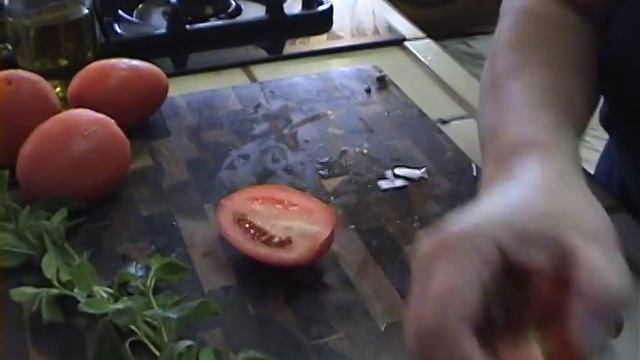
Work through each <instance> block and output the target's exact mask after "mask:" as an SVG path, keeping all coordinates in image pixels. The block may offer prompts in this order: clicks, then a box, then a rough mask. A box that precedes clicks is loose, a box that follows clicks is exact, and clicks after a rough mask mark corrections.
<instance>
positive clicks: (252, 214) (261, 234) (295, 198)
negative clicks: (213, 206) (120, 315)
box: [217, 185, 336, 267]
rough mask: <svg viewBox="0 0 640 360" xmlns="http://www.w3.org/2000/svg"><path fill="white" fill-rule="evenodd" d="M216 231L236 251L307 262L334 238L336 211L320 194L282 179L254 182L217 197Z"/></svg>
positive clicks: (273, 260) (270, 260)
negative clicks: (282, 182)
mask: <svg viewBox="0 0 640 360" xmlns="http://www.w3.org/2000/svg"><path fill="white" fill-rule="evenodd" d="M217 220H218V225H219V227H220V231H221V233H222V235H223V236H224V238H225V239H227V241H228V242H229V243H230V244H231V245H232V246H233V247H234V248H236V249H237V250H238V251H240V252H241V253H243V254H244V255H247V256H249V257H251V258H253V259H255V260H257V261H259V262H262V263H265V264H269V265H273V266H281V267H294V266H303V265H308V264H311V263H313V262H314V261H316V260H317V259H318V258H320V257H321V256H322V255H324V254H325V253H326V252H327V251H328V250H329V248H330V247H331V244H332V243H333V235H334V229H335V226H336V215H335V211H334V210H333V208H331V207H330V206H329V205H327V204H325V203H324V202H322V201H320V200H319V199H317V198H315V197H313V196H311V195H309V194H307V193H304V192H301V191H298V190H295V189H293V188H290V187H287V186H283V185H257V186H252V187H249V188H245V189H243V190H240V191H238V192H235V193H233V194H231V195H229V196H227V197H226V198H224V199H222V200H221V201H220V204H219V205H218V211H217Z"/></svg>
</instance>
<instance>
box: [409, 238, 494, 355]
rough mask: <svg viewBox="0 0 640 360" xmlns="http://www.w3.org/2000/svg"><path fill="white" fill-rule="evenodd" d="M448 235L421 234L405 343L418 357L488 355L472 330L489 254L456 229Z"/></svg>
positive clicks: (490, 271) (479, 307)
mask: <svg viewBox="0 0 640 360" xmlns="http://www.w3.org/2000/svg"><path fill="white" fill-rule="evenodd" d="M449 235H453V234H447V236H438V238H434V237H433V236H432V237H431V238H430V239H425V240H423V241H424V242H426V244H423V245H421V246H420V249H419V250H418V254H417V255H416V257H415V259H414V264H413V265H414V266H413V277H412V278H413V280H412V281H413V284H412V293H411V296H410V299H409V304H408V312H407V318H406V322H405V324H406V327H407V336H408V340H409V344H410V346H411V348H412V350H413V351H414V352H415V354H416V355H417V356H418V359H429V360H458V359H459V360H487V357H486V354H485V353H484V351H483V350H482V347H481V346H480V344H479V341H478V339H477V338H476V336H475V334H474V331H473V330H474V324H475V323H476V322H477V321H478V318H479V316H480V313H481V310H482V308H483V296H484V288H485V285H486V284H487V283H488V282H489V281H490V279H491V277H492V276H493V272H494V268H495V267H494V264H493V261H494V259H493V258H492V257H493V256H494V254H491V251H487V250H486V249H479V248H477V247H476V245H474V244H471V243H470V242H468V241H466V239H465V237H463V236H462V237H461V234H456V236H455V239H453V238H450V237H449ZM487 253H489V254H490V256H488V257H485V256H483V255H484V254H487Z"/></svg>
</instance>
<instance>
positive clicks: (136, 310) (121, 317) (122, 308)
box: [109, 296, 151, 327]
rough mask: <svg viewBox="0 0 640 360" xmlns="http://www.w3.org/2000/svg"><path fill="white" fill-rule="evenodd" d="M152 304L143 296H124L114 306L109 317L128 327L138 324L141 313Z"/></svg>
mask: <svg viewBox="0 0 640 360" xmlns="http://www.w3.org/2000/svg"><path fill="white" fill-rule="evenodd" d="M150 306H151V305H150V304H149V301H148V300H147V299H146V298H144V297H142V296H132V297H126V298H122V299H120V301H118V302H117V303H116V304H114V305H113V306H112V310H111V312H110V313H109V318H110V319H111V320H112V321H113V322H115V323H116V324H118V325H120V326H122V327H128V326H129V325H134V324H136V323H137V322H138V316H139V314H140V313H141V312H142V311H143V310H145V309H146V308H148V307H150Z"/></svg>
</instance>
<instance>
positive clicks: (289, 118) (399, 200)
mask: <svg viewBox="0 0 640 360" xmlns="http://www.w3.org/2000/svg"><path fill="white" fill-rule="evenodd" d="M377 78H382V80H385V79H386V77H385V76H384V74H383V73H382V72H381V70H379V69H377V68H374V67H361V68H351V69H343V70H337V71H332V72H327V73H322V74H317V75H310V76H304V77H297V78H291V79H285V80H276V81H269V82H264V83H258V84H250V85H243V86H239V87H233V88H227V89H222V90H212V91H204V92H199V93H194V94H189V95H184V96H178V97H173V98H170V99H168V101H167V102H166V103H165V105H164V106H163V108H162V110H161V111H160V112H159V113H158V114H157V115H156V116H154V117H153V119H152V120H151V121H150V122H149V123H148V124H147V125H146V126H145V127H144V128H142V129H140V130H139V131H136V132H135V133H133V134H130V135H131V138H132V145H133V150H134V154H135V164H134V165H133V168H132V171H131V176H130V178H129V181H128V184H127V186H126V188H125V189H124V190H123V191H121V192H120V193H118V194H117V195H115V196H114V197H113V198H112V199H109V200H108V201H106V202H104V203H102V204H99V205H97V206H94V207H92V208H91V209H90V210H89V211H88V212H87V214H85V215H86V216H87V218H88V221H87V222H86V223H85V224H84V225H83V226H82V228H81V229H80V230H79V233H78V234H77V235H76V236H75V238H74V239H73V240H74V242H75V243H76V245H77V246H80V247H84V248H88V249H92V253H93V256H92V259H93V260H94V261H95V262H96V263H97V264H98V267H99V269H100V271H101V272H102V273H103V274H104V275H105V276H107V275H109V274H112V273H113V272H114V271H116V269H118V268H120V267H121V266H123V264H125V263H127V262H129V261H131V260H135V259H139V258H144V257H145V256H146V255H147V254H148V253H149V252H150V251H155V252H159V253H162V254H175V255H176V256H178V257H180V258H182V259H184V260H185V261H187V262H189V263H190V264H191V265H192V266H193V273H192V276H191V277H190V279H189V281H187V283H186V284H185V285H184V286H183V287H182V288H181V291H182V292H183V293H184V294H191V295H193V296H194V297H199V296H208V297H210V298H212V299H215V300H216V301H217V302H218V303H219V304H220V305H221V306H222V309H223V313H222V315H221V316H219V317H218V318H216V319H214V320H211V321H205V322H203V323H200V324H198V325H197V326H195V327H194V328H193V329H192V331H193V333H194V336H196V337H197V338H198V339H200V340H201V341H203V342H209V343H211V344H214V345H218V346H222V347H225V348H228V349H231V350H234V351H235V350H241V349H258V350H261V351H264V352H266V353H268V354H271V355H273V356H274V357H276V358H277V359H279V360H305V359H327V360H328V359H333V360H335V359H352V360H369V359H389V360H391V359H393V360H398V359H409V355H408V353H407V351H406V349H405V345H404V342H403V333H402V324H401V321H402V316H403V300H404V299H405V298H406V297H407V294H408V290H409V262H408V256H409V254H410V252H411V245H412V242H413V237H414V235H415V233H416V231H417V230H418V229H420V228H422V227H424V226H427V225H429V224H431V223H432V222H434V221H435V220H437V219H438V218H440V217H441V216H443V214H445V213H446V212H447V211H449V210H450V209H452V208H453V207H456V206H458V205H460V204H462V203H464V202H465V201H467V200H469V199H470V198H471V197H472V196H473V195H474V193H475V190H476V185H477V179H476V177H474V175H473V172H472V167H471V160H469V159H468V158H467V157H466V156H465V155H464V154H463V153H462V152H461V151H460V149H459V148H458V147H456V145H454V143H453V142H452V141H451V140H450V139H449V138H448V137H447V136H446V135H445V134H444V133H443V132H442V131H441V130H440V129H439V128H438V127H437V126H436V125H435V124H434V123H433V122H432V121H431V120H430V119H429V118H428V117H427V115H425V114H424V113H422V112H421V111H420V110H419V109H418V108H417V107H416V105H414V104H413V103H412V102H411V101H410V100H409V99H408V98H407V96H406V95H405V94H404V93H403V92H402V91H401V90H400V89H399V88H398V87H397V86H396V85H395V84H394V83H393V82H392V81H391V80H389V79H386V81H381V82H380V81H378V80H377ZM424 96H429V94H424ZM394 165H409V166H427V167H428V169H429V173H430V176H431V177H430V179H429V180H426V181H421V182H417V183H413V184H411V186H409V187H408V188H406V189H402V190H395V191H389V192H381V191H380V190H379V189H378V188H377V186H376V180H377V179H379V178H381V177H382V176H383V172H384V170H386V169H389V168H390V167H392V166H394ZM256 183H283V184H289V185H292V186H294V187H297V188H300V189H303V190H306V191H308V192H310V193H313V194H315V195H317V196H318V197H320V198H322V199H324V200H326V201H327V202H329V203H330V204H332V205H333V206H334V207H335V208H336V209H337V211H338V213H339V218H340V225H339V229H338V230H337V235H336V241H335V244H334V246H333V248H332V249H331V252H330V254H329V255H328V256H327V257H326V258H325V259H323V260H322V261H321V262H319V263H318V264H317V265H315V266H311V267H307V268H302V269H294V270H280V269H273V268H269V267H266V266H262V265H260V264H257V263H255V262H253V261H250V260H248V259H246V258H244V257H243V256H241V255H239V254H238V253H237V252H235V251H234V250H233V249H231V248H230V247H229V246H228V245H227V244H226V242H225V241H224V240H223V239H221V238H220V237H219V229H218V228H217V227H216V225H215V221H214V219H215V216H216V214H215V212H216V204H217V203H218V201H219V200H220V199H221V198H222V197H224V196H225V195H227V194H229V193H230V192H232V191H234V190H236V189H239V188H242V187H244V186H248V185H252V184H256ZM9 277H10V279H11V280H13V279H17V278H18V276H17V275H9ZM9 282H12V281H9ZM3 283H4V284H5V286H4V287H3V288H4V289H3V292H2V295H1V303H2V306H3V307H2V313H3V314H4V318H3V319H2V322H3V327H4V334H9V336H8V337H7V336H5V337H3V338H5V341H4V344H3V345H2V347H1V348H0V349H2V351H3V352H5V354H7V356H5V357H4V358H5V359H65V360H70V359H84V358H85V355H84V349H83V342H82V341H81V339H82V336H83V330H82V326H81V325H82V324H73V325H72V326H70V325H64V326H51V325H43V324H41V323H40V321H39V320H38V319H37V316H32V317H29V316H27V315H25V314H24V312H23V311H22V308H21V307H20V306H18V305H16V304H13V303H11V302H10V301H9V300H8V298H7V292H6V287H7V286H8V285H6V284H7V282H3Z"/></svg>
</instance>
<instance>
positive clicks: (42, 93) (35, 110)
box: [0, 70, 62, 166]
mask: <svg viewBox="0 0 640 360" xmlns="http://www.w3.org/2000/svg"><path fill="white" fill-rule="evenodd" d="M60 111H62V106H61V105H60V101H59V100H58V98H57V97H56V93H55V92H54V90H53V88H52V87H51V85H49V83H48V82H47V81H46V80H45V79H43V78H42V77H40V76H38V75H36V74H34V73H30V72H28V71H22V70H7V71H2V72H0V166H2V165H13V164H14V163H15V162H16V158H17V156H18V151H19V150H20V146H22V143H24V141H25V140H26V139H27V137H28V136H29V134H31V132H32V131H33V129H35V128H36V127H37V126H38V125H40V124H41V123H42V122H43V121H45V120H47V119H48V118H50V117H52V116H53V115H55V114H57V113H59V112H60Z"/></svg>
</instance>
